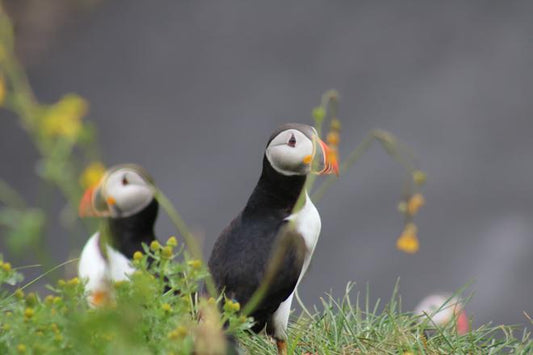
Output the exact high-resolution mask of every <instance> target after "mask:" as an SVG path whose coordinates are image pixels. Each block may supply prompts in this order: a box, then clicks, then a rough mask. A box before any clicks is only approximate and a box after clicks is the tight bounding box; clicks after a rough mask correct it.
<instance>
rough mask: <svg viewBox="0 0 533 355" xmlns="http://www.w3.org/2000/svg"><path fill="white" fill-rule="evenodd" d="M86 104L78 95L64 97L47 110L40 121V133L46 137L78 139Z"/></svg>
mask: <svg viewBox="0 0 533 355" xmlns="http://www.w3.org/2000/svg"><path fill="white" fill-rule="evenodd" d="M87 107H88V105H87V102H86V101H85V100H84V99H83V98H81V97H80V96H78V95H74V94H68V95H65V96H64V97H63V98H62V99H61V100H59V102H57V103H55V104H54V105H52V106H51V107H50V108H48V109H47V111H46V113H45V114H44V116H43V119H42V126H41V128H42V131H43V133H44V134H45V135H46V136H52V137H65V138H68V139H71V140H75V139H76V138H78V135H79V133H80V131H81V128H82V122H81V119H82V117H83V116H85V115H86V113H87Z"/></svg>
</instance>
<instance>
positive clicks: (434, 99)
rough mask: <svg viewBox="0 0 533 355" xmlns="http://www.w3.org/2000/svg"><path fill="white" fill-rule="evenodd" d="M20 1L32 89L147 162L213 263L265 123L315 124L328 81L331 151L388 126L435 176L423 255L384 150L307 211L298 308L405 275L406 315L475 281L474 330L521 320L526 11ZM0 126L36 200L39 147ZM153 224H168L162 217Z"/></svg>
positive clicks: (7, 167)
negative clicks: (68, 103)
mask: <svg viewBox="0 0 533 355" xmlns="http://www.w3.org/2000/svg"><path fill="white" fill-rule="evenodd" d="M39 1H40V4H41V5H36V4H37V3H38V2H39ZM8 3H9V1H8ZM26 3H33V5H34V6H41V9H40V10H39V11H41V12H38V13H40V14H44V15H47V16H48V22H46V21H41V22H43V23H44V24H45V25H43V24H42V23H41V24H39V21H33V22H35V23H36V24H34V25H35V28H34V29H33V32H31V30H32V29H31V26H30V25H32V23H33V22H32V18H31V16H30V18H29V19H28V18H27V17H28V16H26V17H25V16H20V18H21V20H20V22H19V23H22V24H24V23H26V24H28V26H30V30H27V31H26V32H21V36H22V35H24V36H26V37H24V38H25V41H24V42H22V44H21V47H20V48H19V51H20V53H21V56H22V60H23V61H24V62H25V63H26V64H27V68H28V70H29V76H30V80H31V83H32V85H33V87H34V89H35V92H36V95H37V97H38V98H39V99H40V100H43V101H47V102H53V101H55V100H57V99H58V98H59V97H60V96H61V95H62V94H64V93H67V92H76V93H78V94H80V95H82V96H84V97H85V98H87V99H88V100H89V102H90V105H91V106H90V115H89V119H90V120H92V121H94V122H95V123H96V124H97V127H98V130H99V135H100V140H101V144H102V152H103V156H104V159H105V162H106V164H116V163H123V162H136V163H139V164H141V165H143V166H144V167H145V168H147V169H148V170H149V171H150V172H151V173H152V174H153V176H154V177H155V178H156V181H157V183H158V185H159V186H160V187H161V188H162V189H163V191H165V192H166V193H167V194H168V195H169V197H170V198H171V199H172V201H173V202H174V203H175V205H176V206H177V207H178V209H179V210H180V211H181V213H182V214H183V216H184V218H185V219H186V221H187V222H188V223H189V225H190V226H191V227H192V228H193V230H194V231H196V232H197V233H198V234H199V235H201V236H202V237H203V244H204V253H205V254H206V255H207V254H208V253H209V251H210V249H211V246H212V244H213V242H214V240H215V238H216V237H217V235H218V233H219V232H220V231H221V230H222V229H223V228H224V227H225V225H226V224H227V223H228V222H229V221H230V220H231V219H232V218H233V217H234V216H235V215H236V214H237V213H238V212H239V211H240V209H241V208H242V207H243V206H244V203H245V202H246V199H247V198H248V196H249V194H250V193H251V191H252V189H253V187H254V185H255V183H256V181H257V179H258V177H259V174H260V169H261V159H262V155H263V148H264V145H265V143H266V139H267V138H268V136H269V135H270V133H271V131H272V130H273V129H274V128H275V127H276V126H277V125H279V124H281V123H284V122H288V121H297V122H308V123H310V122H312V120H311V117H310V112H311V109H312V108H313V107H314V106H316V104H317V103H318V102H319V99H320V95H321V94H322V93H323V92H324V91H326V90H327V89H330V88H336V89H338V90H339V92H340V94H341V106H340V119H341V120H342V123H343V128H342V141H341V152H340V153H341V158H342V157H345V156H346V155H347V154H348V153H349V151H351V149H353V148H354V147H355V146H356V145H357V144H358V143H359V142H360V140H361V139H362V138H363V137H364V136H365V134H366V133H367V132H368V131H369V130H371V129H372V128H382V129H386V130H389V131H391V132H392V133H394V134H395V135H397V137H399V138H400V139H401V140H403V141H404V142H407V144H408V145H409V146H411V147H412V148H413V149H414V150H415V151H416V152H417V155H418V162H419V163H420V166H421V168H422V169H423V170H425V171H427V172H428V176H429V180H428V183H427V185H426V187H425V189H424V193H425V196H426V200H427V206H426V207H424V208H423V209H422V211H421V213H420V215H419V216H417V220H416V221H417V224H418V225H419V237H420V240H421V249H420V252H419V253H418V254H416V255H413V256H412V255H406V254H403V253H402V252H400V251H398V250H396V248H395V241H396V238H397V237H398V235H399V233H400V232H401V230H402V226H403V222H402V217H401V215H400V214H399V213H398V212H397V211H396V205H397V202H398V201H399V200H400V198H401V197H402V187H403V178H404V175H403V172H402V170H401V168H400V166H399V165H398V164H396V163H395V162H393V161H391V159H390V158H388V157H387V156H386V154H385V153H384V152H383V150H382V149H381V148H380V147H379V146H378V145H376V146H374V147H373V148H372V149H371V150H370V151H369V153H368V154H367V155H366V156H364V158H363V159H362V160H361V161H360V162H359V163H358V164H357V165H356V166H355V167H354V168H353V169H352V170H351V171H350V172H349V173H348V174H346V175H344V176H341V177H340V178H339V182H338V183H337V184H336V185H335V186H334V187H333V188H332V189H331V190H330V191H329V192H328V194H327V196H326V197H325V198H324V199H323V200H322V201H320V203H319V205H318V208H319V210H320V213H321V215H322V220H323V231H322V234H321V239H320V241H319V244H318V247H317V249H316V252H315V256H314V259H313V262H312V265H311V268H310V271H309V273H308V276H307V278H306V279H305V280H304V282H303V284H302V286H301V288H300V294H301V295H302V297H303V299H304V301H305V302H306V303H307V304H309V305H311V304H317V303H319V301H320V300H319V298H320V297H321V296H324V293H325V292H328V291H329V290H333V294H334V295H335V296H340V295H342V294H343V292H344V288H345V285H346V283H347V282H348V281H355V282H356V283H357V287H356V290H357V291H362V293H364V292H365V287H366V284H367V283H368V284H369V285H370V290H371V296H372V299H376V298H378V297H381V298H384V299H388V298H390V296H391V293H392V289H393V286H394V283H395V281H396V279H397V278H398V277H400V278H401V283H400V292H401V294H402V297H403V307H404V309H405V310H408V309H412V308H413V307H414V306H415V304H416V303H417V302H418V301H419V300H420V299H421V298H422V297H424V296H425V295H427V294H429V293H432V292H435V291H451V292H453V291H454V290H457V289H459V288H460V287H461V286H463V285H465V284H466V283H468V282H470V281H472V282H473V284H472V286H471V287H470V289H469V290H470V291H474V292H475V295H474V297H473V299H472V301H471V302H470V304H469V305H468V307H467V310H468V312H469V313H470V315H472V316H473V317H474V322H475V324H477V325H479V324H481V323H482V322H487V321H494V322H495V323H520V324H526V323H527V320H526V318H525V317H524V315H523V313H522V312H523V311H527V312H528V313H529V314H531V315H533V305H532V301H531V300H532V296H531V295H532V294H533V276H532V271H533V257H532V255H533V219H532V218H531V217H532V209H533V193H532V192H533V191H532V189H531V184H532V182H533V164H532V163H533V162H532V158H531V152H532V151H533V139H531V134H532V133H533V130H532V129H533V121H532V119H533V101H532V100H533V95H532V94H533V70H532V68H531V66H532V64H533V21H532V18H533V2H530V1H485V2H475V1H470V2H466V1H446V2H436V1H404V2H395V1H388V2H375V1H351V2H348V1H344V2H326V1H306V2H305V3H304V2H299V3H294V2H293V3H288V2H278V1H271V2H266V1H265V2H254V3H249V2H239V3H237V2H224V1H210V2H193V1H170V0H169V1H141V0H135V1H134V0H108V1H99V2H97V3H98V4H97V6H95V5H96V4H92V6H91V7H87V6H82V7H81V8H72V6H71V5H69V6H67V5H65V4H66V3H67V2H65V1H63V2H62V3H63V6H61V5H57V4H58V3H61V1H52V0H47V1H42V0H38V1H26ZM52 3H54V4H56V5H57V8H54V7H50V6H52ZM18 4H19V5H20V4H22V3H18ZM43 4H47V5H43ZM11 5H12V8H14V9H15V10H14V11H19V12H20V13H24V11H23V10H24V9H23V8H22V9H21V8H17V6H18V5H17V4H15V2H11ZM20 7H21V6H20ZM43 11H44V12H43ZM50 14H51V15H50ZM50 18H51V20H50ZM24 21H26V22H24ZM47 23H48V27H46V26H47V25H46V24H47ZM28 26H26V27H24V26H21V27H20V28H23V29H27V28H28ZM28 31H29V34H28V33H27V32H28ZM2 116H3V118H2V124H1V130H0V163H1V165H2V166H3V167H4V169H2V176H3V177H4V178H5V179H6V180H7V181H9V182H11V183H12V184H14V185H15V186H16V187H18V188H19V189H22V190H24V191H25V193H26V195H27V196H28V197H29V198H30V201H31V199H32V198H34V197H35V196H36V195H37V191H38V190H39V186H38V184H37V181H38V179H37V178H36V176H35V173H34V163H35V160H36V158H37V153H36V152H35V151H34V150H33V148H32V146H31V145H30V143H29V141H28V138H27V137H26V136H25V134H24V132H22V130H21V129H20V128H19V127H18V125H17V123H16V121H15V120H14V119H13V118H12V117H9V115H6V114H2ZM58 204H60V202H58ZM58 224H59V223H58ZM157 231H158V235H159V237H160V239H162V240H166V238H167V237H168V236H169V235H172V234H174V233H175V232H174V230H173V228H172V226H171V224H170V222H169V220H168V218H167V217H166V216H164V215H163V216H161V217H160V219H159V223H158V226H157ZM51 235H52V239H53V241H51V243H54V244H55V246H54V249H56V250H57V255H56V258H57V260H58V261H59V260H65V259H66V258H67V257H68V251H67V250H66V249H67V248H66V247H65V243H64V241H65V240H67V239H69V238H76V240H75V242H74V244H75V245H77V246H78V247H81V246H82V244H83V243H84V238H81V237H73V236H69V235H65V232H64V230H62V229H61V228H59V227H57V226H52V228H51Z"/></svg>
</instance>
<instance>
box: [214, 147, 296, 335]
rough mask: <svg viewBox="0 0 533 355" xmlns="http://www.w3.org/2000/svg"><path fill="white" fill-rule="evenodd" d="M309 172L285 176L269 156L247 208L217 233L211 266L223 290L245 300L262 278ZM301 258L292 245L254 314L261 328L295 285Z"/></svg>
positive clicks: (217, 284) (217, 282) (257, 326)
mask: <svg viewBox="0 0 533 355" xmlns="http://www.w3.org/2000/svg"><path fill="white" fill-rule="evenodd" d="M305 179H306V177H305V176H299V175H297V176H285V175H282V174H280V173H278V172H277V171H275V170H274V169H273V168H272V166H271V165H270V163H269V162H268V160H267V159H266V157H264V158H263V171H262V174H261V177H260V179H259V182H258V183H257V186H256V187H255V189H254V191H253V193H252V195H251V196H250V198H249V200H248V202H247V204H246V207H245V208H244V210H243V211H242V212H241V213H240V214H239V215H238V216H237V217H236V218H235V219H234V220H233V221H232V222H231V223H230V224H229V226H228V227H226V229H224V231H223V232H222V233H221V235H220V236H219V237H218V239H217V241H216V243H215V246H214V248H213V251H212V253H211V256H210V258H209V269H210V271H211V274H212V275H213V278H214V281H215V284H216V286H217V288H218V289H219V291H222V290H224V292H225V294H226V296H227V297H228V298H233V299H235V300H237V301H238V302H239V303H241V305H245V304H246V303H247V302H248V301H249V299H250V297H251V296H252V295H253V293H254V292H255V291H256V290H257V288H258V287H259V285H260V284H261V282H262V281H263V279H264V276H265V272H266V269H267V267H268V266H269V265H268V263H269V260H270V257H271V255H272V253H273V249H274V245H275V244H276V240H277V237H278V234H279V232H280V230H281V229H282V227H283V226H284V225H285V224H286V222H285V221H284V219H285V218H286V217H288V216H289V215H290V214H291V212H292V210H293V208H294V205H295V204H296V202H297V200H298V197H299V195H300V193H301V191H302V189H303V187H304V185H305ZM302 265H303V258H301V257H299V252H298V250H295V249H294V248H292V247H291V248H288V250H287V251H286V252H285V254H284V255H283V259H282V262H281V264H280V265H279V268H278V269H277V273H276V275H275V277H274V278H273V279H272V282H271V284H270V287H269V290H268V292H267V294H266V296H265V297H264V298H263V301H262V302H261V303H260V304H259V306H258V307H257V308H256V309H255V311H254V312H253V313H252V314H251V316H253V317H254V319H255V321H256V326H255V327H254V330H255V331H260V330H261V329H262V328H263V327H264V326H265V323H266V322H267V321H268V319H269V317H270V316H271V315H272V313H274V311H275V310H276V309H277V308H278V307H279V305H280V303H281V302H283V301H285V300H286V299H287V297H288V296H289V295H290V294H291V293H292V291H293V290H294V288H295V287H296V283H297V281H298V278H299V276H300V272H301V270H302Z"/></svg>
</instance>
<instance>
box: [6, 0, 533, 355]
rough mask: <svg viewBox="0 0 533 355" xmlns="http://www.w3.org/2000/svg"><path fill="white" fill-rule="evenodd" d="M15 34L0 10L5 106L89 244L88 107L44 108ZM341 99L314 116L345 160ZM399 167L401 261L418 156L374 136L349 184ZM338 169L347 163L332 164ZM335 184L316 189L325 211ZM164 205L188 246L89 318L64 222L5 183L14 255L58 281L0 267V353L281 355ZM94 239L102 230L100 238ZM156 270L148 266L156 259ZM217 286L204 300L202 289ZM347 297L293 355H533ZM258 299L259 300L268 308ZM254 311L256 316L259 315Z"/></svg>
mask: <svg viewBox="0 0 533 355" xmlns="http://www.w3.org/2000/svg"><path fill="white" fill-rule="evenodd" d="M13 38H14V37H13V29H12V25H11V23H10V21H9V19H8V17H7V16H6V14H5V13H4V12H3V10H2V7H1V5H0V106H2V107H3V108H5V109H7V110H9V111H11V112H12V113H13V114H14V116H15V117H16V118H17V119H18V121H19V122H20V126H21V127H22V129H24V130H25V131H26V132H27V134H28V135H29V137H30V138H31V141H32V142H33V144H34V146H35V148H36V150H37V151H38V153H39V155H40V160H39V162H38V163H37V166H36V171H37V174H38V175H39V177H40V178H41V179H42V180H43V182H44V183H45V186H46V188H47V189H50V188H53V189H55V190H57V191H58V192H59V193H60V194H61V195H62V196H63V198H64V201H65V207H64V209H63V210H62V211H61V213H60V221H61V223H62V225H63V226H64V227H65V230H66V231H68V233H69V234H74V235H88V234H89V233H88V232H87V230H88V229H87V228H86V227H87V226H84V225H83V224H81V222H80V220H79V219H78V218H77V206H78V203H79V200H80V197H81V194H82V191H83V189H84V188H86V187H88V186H91V185H92V184H94V183H95V182H96V181H98V179H99V178H100V176H101V175H102V173H103V171H104V170H105V168H104V165H103V163H101V161H100V158H99V151H98V145H97V139H96V130H95V127H94V126H93V125H92V124H91V123H90V121H89V120H87V119H86V115H87V113H88V103H87V102H86V101H85V100H84V99H83V98H81V97H79V96H77V95H75V94H68V95H65V96H64V97H63V98H62V99H60V100H59V101H58V102H56V103H54V104H42V103H40V102H38V100H36V98H35V97H34V95H33V93H32V90H31V87H30V85H29V83H28V80H27V78H26V76H25V73H24V70H23V69H22V68H21V66H20V65H19V63H18V61H17V60H16V58H15V56H14V39H13ZM337 104H338V95H337V93H336V92H334V91H331V92H328V93H326V94H325V95H324V97H323V98H322V102H321V103H320V105H319V106H318V107H316V108H315V109H314V110H313V113H312V116H313V118H314V121H315V125H316V127H317V129H318V131H319V133H321V134H322V126H323V125H324V123H325V122H329V127H328V132H327V134H325V136H326V137H325V139H326V140H327V141H328V143H329V144H330V145H331V146H332V147H334V148H335V149H333V152H334V153H333V154H336V151H337V149H336V148H337V147H338V145H339V142H340V131H341V127H340V121H339V119H338V118H337ZM374 142H378V143H380V144H381V145H382V146H383V147H384V148H385V151H386V152H387V153H388V154H389V155H390V156H391V157H393V158H394V159H395V160H397V161H398V162H399V163H400V164H401V166H402V167H404V168H405V171H406V176H407V180H406V184H405V186H406V188H405V192H404V199H403V201H402V202H400V204H399V210H400V212H401V213H403V214H404V216H405V226H404V229H403V232H402V233H401V234H400V237H399V239H398V240H397V246H398V248H399V249H400V250H403V251H405V252H408V253H414V252H416V251H417V250H418V238H417V228H416V225H415V224H414V217H415V215H416V214H417V211H418V210H419V208H420V207H421V206H422V205H423V204H424V199H423V196H422V194H421V193H420V187H421V186H422V185H423V184H424V182H425V174H424V173H423V172H421V171H420V170H418V169H417V168H416V167H415V165H414V164H413V163H412V161H413V159H412V156H411V154H410V153H409V150H408V149H407V148H406V147H405V146H404V145H403V144H401V143H400V142H399V141H398V140H397V139H396V138H395V137H394V136H392V135H391V134H390V133H387V132H384V131H381V130H376V131H372V132H370V133H369V134H368V136H367V137H365V138H364V139H363V141H362V142H361V144H359V145H358V146H357V147H356V148H355V149H354V151H353V152H352V153H351V154H350V155H349V156H348V157H347V158H346V159H345V160H344V161H343V163H342V164H341V174H342V173H343V172H345V171H346V170H347V169H349V168H350V167H351V166H352V165H353V164H355V162H356V161H357V160H358V158H359V157H360V156H361V155H362V154H363V153H364V152H365V151H366V150H367V149H368V148H369V147H370V146H371V145H372V144H373V143H374ZM333 158H335V159H338V156H336V155H335V157H333ZM334 181H335V178H334V177H331V178H328V179H326V180H325V181H323V182H322V184H321V185H319V186H318V187H317V188H316V189H314V190H312V189H313V183H314V182H315V181H314V178H311V179H309V183H308V186H307V188H308V189H309V190H310V191H314V192H313V194H312V198H313V200H314V201H318V200H319V199H320V198H321V197H322V196H323V195H324V193H326V191H327V189H328V187H329V186H330V185H331V184H332V183H333V182H334ZM158 199H159V202H160V204H161V206H162V207H163V209H164V210H165V211H166V213H167V214H169V216H170V217H171V219H172V221H173V222H174V223H175V225H176V229H177V231H178V232H179V235H180V237H181V238H183V241H184V242H185V244H178V240H177V239H176V238H175V237H171V238H169V239H168V241H167V242H166V243H165V244H164V245H159V243H152V245H150V246H145V248H144V250H143V251H139V252H138V253H136V254H135V257H134V261H133V262H134V264H135V266H136V267H137V268H138V271H136V272H135V273H134V274H133V276H132V278H131V282H121V283H116V284H114V285H113V289H114V293H113V295H112V297H109V298H107V299H104V300H102V302H101V303H102V306H101V307H99V308H98V309H93V308H91V307H89V306H88V304H87V302H86V298H85V294H84V292H83V281H82V280H79V279H77V278H72V279H69V280H63V279H59V280H53V278H50V275H51V273H52V272H54V271H56V270H62V269H63V268H64V267H65V265H67V264H69V263H71V262H74V261H76V260H69V261H67V262H64V263H61V264H59V265H56V266H53V267H52V265H53V261H51V260H50V259H49V253H48V252H47V247H46V243H44V238H43V235H44V231H45V229H46V224H47V223H49V222H50V220H53V219H55V217H54V216H50V215H49V211H48V209H47V205H46V202H45V201H38V202H37V203H35V205H32V204H30V203H28V202H27V201H25V200H24V198H23V197H22V196H21V195H20V194H19V193H18V192H17V191H16V190H15V189H13V188H12V187H10V185H9V184H8V183H7V182H5V181H2V180H0V227H2V228H3V229H2V236H3V237H4V238H5V239H4V241H5V244H6V246H7V247H8V249H9V252H10V255H11V256H12V257H16V256H17V255H22V254H24V255H25V256H28V255H30V254H32V253H33V256H34V257H35V259H37V260H38V262H39V263H40V265H42V267H44V268H46V269H47V270H48V271H46V272H45V273H43V274H42V275H41V276H39V277H38V278H37V279H34V280H31V281H29V282H26V283H24V282H23V279H24V278H23V275H22V273H21V272H22V270H23V269H24V268H23V267H18V268H16V267H13V266H12V264H11V263H10V262H8V261H6V260H5V259H4V257H3V256H2V255H0V314H1V316H0V353H1V354H16V353H32V354H57V353H65V354H70V353H72V354H84V353H87V354H94V353H97V354H108V353H109V354H111V353H114V354H122V353H124V354H130V353H135V354H144V353H146V354H190V353H192V352H196V353H197V354H218V353H225V352H226V351H231V349H232V347H233V339H236V340H237V343H238V344H240V345H239V347H241V348H242V349H243V350H244V351H247V352H249V353H251V354H255V353H274V352H275V346H274V345H273V344H272V343H271V341H270V340H269V339H268V338H267V337H265V336H264V335H255V334H251V333H250V332H249V331H248V329H249V328H250V326H251V324H252V322H253V320H252V319H251V318H248V317H246V314H249V311H250V310H249V309H248V310H241V306H240V305H239V304H238V303H236V302H234V301H231V300H225V299H224V298H223V297H222V296H217V295H216V294H214V292H213V289H212V283H211V282H210V277H209V274H208V272H207V269H206V267H205V263H204V262H203V260H202V255H201V252H200V249H199V247H198V245H196V242H195V238H194V236H193V235H192V234H191V233H190V232H189V231H188V229H187V227H186V225H185V223H184V221H183V220H182V219H181V217H180V215H179V214H178V212H177V211H176V210H175V209H174V207H173V206H172V204H171V203H170V202H169V201H168V200H167V199H166V198H165V197H164V195H163V194H162V193H161V192H160V191H159V192H158ZM90 227H91V228H89V229H90V230H94V229H95V227H96V226H94V225H93V226H90ZM149 258H151V259H152V260H154V261H153V262H152V263H150V264H149V263H148V259H149ZM45 278H48V280H49V281H50V284H51V285H48V286H47V291H45V292H39V293H36V292H28V289H29V288H30V287H31V286H32V285H34V284H35V283H36V282H40V281H41V280H43V279H45ZM204 284H205V285H206V290H207V291H209V292H207V291H205V292H199V291H201V290H203V286H202V285H204ZM352 288H353V285H348V287H347V289H346V293H345V296H344V297H343V298H342V299H340V300H336V299H333V298H332V297H329V296H326V297H325V298H324V299H323V300H322V304H321V305H320V306H319V307H316V308H314V310H313V311H309V310H308V309H307V308H306V306H305V305H303V304H301V306H302V309H303V311H302V313H301V314H300V315H296V314H294V315H293V321H292V322H291V325H290V327H289V341H288V345H289V352H290V353H295V354H339V353H344V354H353V353H364V354H373V353H374V354H388V353H390V354H399V353H400V354H401V353H403V354H409V353H417V354H418V353H422V354H437V353H438V354H451V353H472V354H477V353H482V354H486V353H500V352H509V353H520V354H522V353H524V354H525V353H532V352H533V344H532V341H531V339H530V335H529V334H528V333H527V332H526V331H523V332H521V333H520V334H518V335H515V333H517V330H513V329H512V328H511V327H506V326H491V325H484V326H482V327H480V328H478V329H473V330H472V331H471V332H469V333H468V334H466V335H463V336H459V335H457V333H456V332H455V331H454V328H453V326H452V325H449V326H447V327H445V328H439V329H437V330H436V331H434V332H433V334H432V336H429V337H427V336H426V335H425V330H427V329H428V328H432V327H433V325H432V324H431V321H430V318H429V317H420V316H414V315H412V314H409V313H404V312H402V310H401V301H400V297H399V295H398V291H397V289H396V290H395V292H394V294H393V296H392V298H391V300H390V301H389V302H388V304H387V305H385V306H384V307H381V306H380V303H379V302H378V303H377V304H375V305H372V306H371V305H370V304H369V299H370V298H369V295H368V293H367V295H366V296H365V297H364V299H360V297H359V294H358V293H354V292H353V291H352ZM260 297H261V294H260V293H259V294H258V295H257V297H255V298H254V299H256V300H257V299H260ZM248 308H249V307H248Z"/></svg>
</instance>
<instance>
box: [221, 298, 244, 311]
mask: <svg viewBox="0 0 533 355" xmlns="http://www.w3.org/2000/svg"><path fill="white" fill-rule="evenodd" d="M224 309H225V310H226V311H229V312H238V311H240V310H241V305H240V304H239V302H236V301H232V300H226V303H225V304H224Z"/></svg>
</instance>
